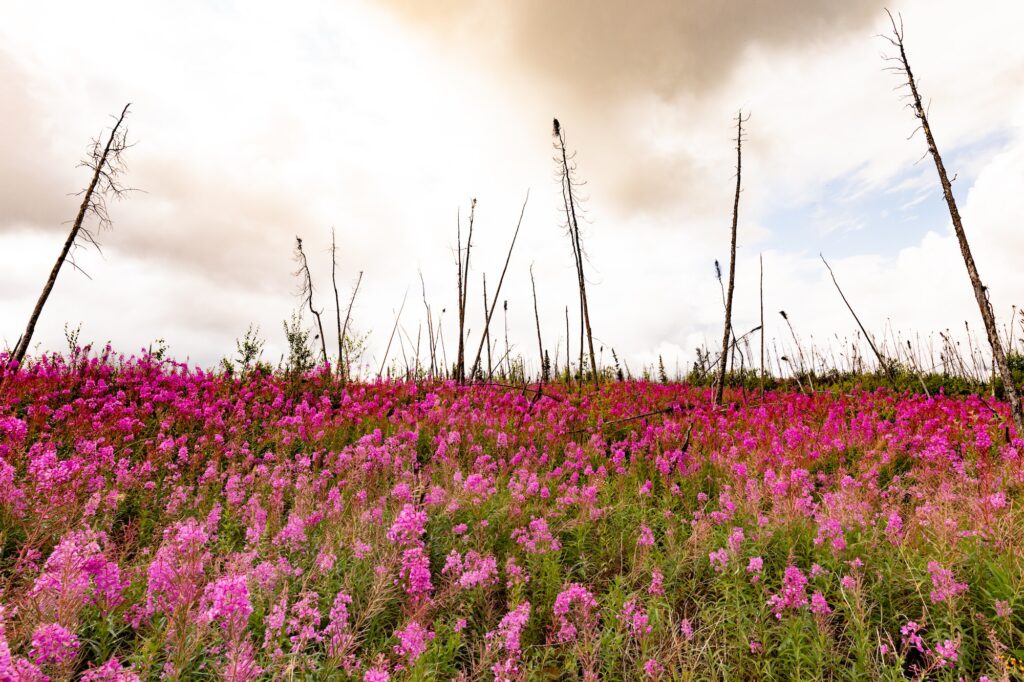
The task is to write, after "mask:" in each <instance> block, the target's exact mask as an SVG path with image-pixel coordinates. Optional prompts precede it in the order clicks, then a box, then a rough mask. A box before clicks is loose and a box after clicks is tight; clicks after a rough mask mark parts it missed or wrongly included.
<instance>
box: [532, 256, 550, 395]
mask: <svg viewBox="0 0 1024 682" xmlns="http://www.w3.org/2000/svg"><path fill="white" fill-rule="evenodd" d="M530 286H531V287H532V288H533V319H534V320H535V321H536V322H537V352H538V353H539V355H538V356H537V357H538V358H539V359H540V382H541V383H542V384H543V383H544V380H545V379H546V378H547V377H545V376H544V342H543V341H541V338H540V313H539V312H538V311H537V283H536V282H535V281H534V279H533V265H532V264H531V265H530Z"/></svg>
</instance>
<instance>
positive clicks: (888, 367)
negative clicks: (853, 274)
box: [818, 253, 898, 388]
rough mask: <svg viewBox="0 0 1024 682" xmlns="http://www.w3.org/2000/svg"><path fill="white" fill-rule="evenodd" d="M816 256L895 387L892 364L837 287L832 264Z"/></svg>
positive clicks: (823, 257) (822, 257)
mask: <svg viewBox="0 0 1024 682" xmlns="http://www.w3.org/2000/svg"><path fill="white" fill-rule="evenodd" d="M818 256H819V257H820V258H821V262H822V263H824V264H825V267H826V268H828V274H829V275H830V276H831V277H832V283H833V284H835V285H836V291H838V292H839V297H840V298H841V299H843V303H845V304H846V308H847V310H849V311H850V314H851V315H853V319H854V320H855V321H856V322H857V326H858V327H860V330H861V332H863V333H864V338H865V339H867V341H868V346H870V347H871V352H872V353H874V354H875V358H876V359H877V360H878V364H879V365H881V367H882V369H883V370H885V373H886V374H887V375H888V376H889V382H890V383H891V384H892V387H893V388H896V376H895V375H894V374H893V371H892V365H891V364H890V363H889V361H888V360H886V359H885V357H884V356H883V355H882V354H881V353H880V352H879V351H878V348H877V347H876V346H875V342H874V341H873V340H872V338H871V335H870V334H868V330H867V329H865V328H864V325H863V324H861V321H860V318H859V317H857V313H855V312H854V311H853V306H852V305H850V302H849V301H847V300H846V295H845V294H844V293H843V290H842V289H841V288H840V287H839V282H837V281H836V274H835V273H834V272H832V266H831V265H829V264H828V261H827V260H825V256H823V255H821V254H820V253H819V254H818ZM893 343H895V339H894V340H893ZM897 347H898V346H897Z"/></svg>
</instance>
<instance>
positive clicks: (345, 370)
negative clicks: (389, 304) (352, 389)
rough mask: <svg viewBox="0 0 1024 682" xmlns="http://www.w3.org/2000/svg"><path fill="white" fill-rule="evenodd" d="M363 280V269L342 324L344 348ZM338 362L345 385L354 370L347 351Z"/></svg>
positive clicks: (342, 381)
mask: <svg viewBox="0 0 1024 682" xmlns="http://www.w3.org/2000/svg"><path fill="white" fill-rule="evenodd" d="M362 281H363V271H362V270H360V271H359V278H358V279H357V280H356V285H355V287H354V288H353V289H352V298H351V299H349V302H348V310H346V311H345V324H343V325H341V342H342V348H343V349H344V347H345V345H344V344H345V338H346V336H347V335H348V321H349V319H350V318H351V317H352V306H353V305H355V302H356V294H357V293H359V285H360V284H361V283H362ZM338 362H339V363H341V365H342V368H341V383H342V385H344V384H345V383H346V382H347V381H348V379H349V376H350V374H351V370H352V368H351V367H350V365H349V358H348V353H347V352H345V355H344V358H343V359H339V360H338Z"/></svg>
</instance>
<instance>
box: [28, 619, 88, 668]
mask: <svg viewBox="0 0 1024 682" xmlns="http://www.w3.org/2000/svg"><path fill="white" fill-rule="evenodd" d="M80 646H81V643H80V642H79V641H78V637H76V636H75V634H74V633H73V632H69V631H68V630H67V629H66V628H65V627H64V626H62V625H59V624H57V623H47V624H46V625H40V626H39V627H37V628H36V629H35V631H34V632H33V633H32V649H31V654H32V660H33V661H35V662H36V664H37V665H61V664H62V663H66V662H68V661H70V660H71V659H73V658H74V657H75V656H76V655H77V653H78V649H79V647H80Z"/></svg>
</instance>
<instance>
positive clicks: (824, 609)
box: [811, 592, 832, 616]
mask: <svg viewBox="0 0 1024 682" xmlns="http://www.w3.org/2000/svg"><path fill="white" fill-rule="evenodd" d="M811 613H813V614H814V615H816V616H827V615H828V614H830V613H832V609H831V608H830V607H829V605H828V601H827V600H826V599H825V595H823V594H822V593H821V592H815V593H814V594H812V595H811Z"/></svg>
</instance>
